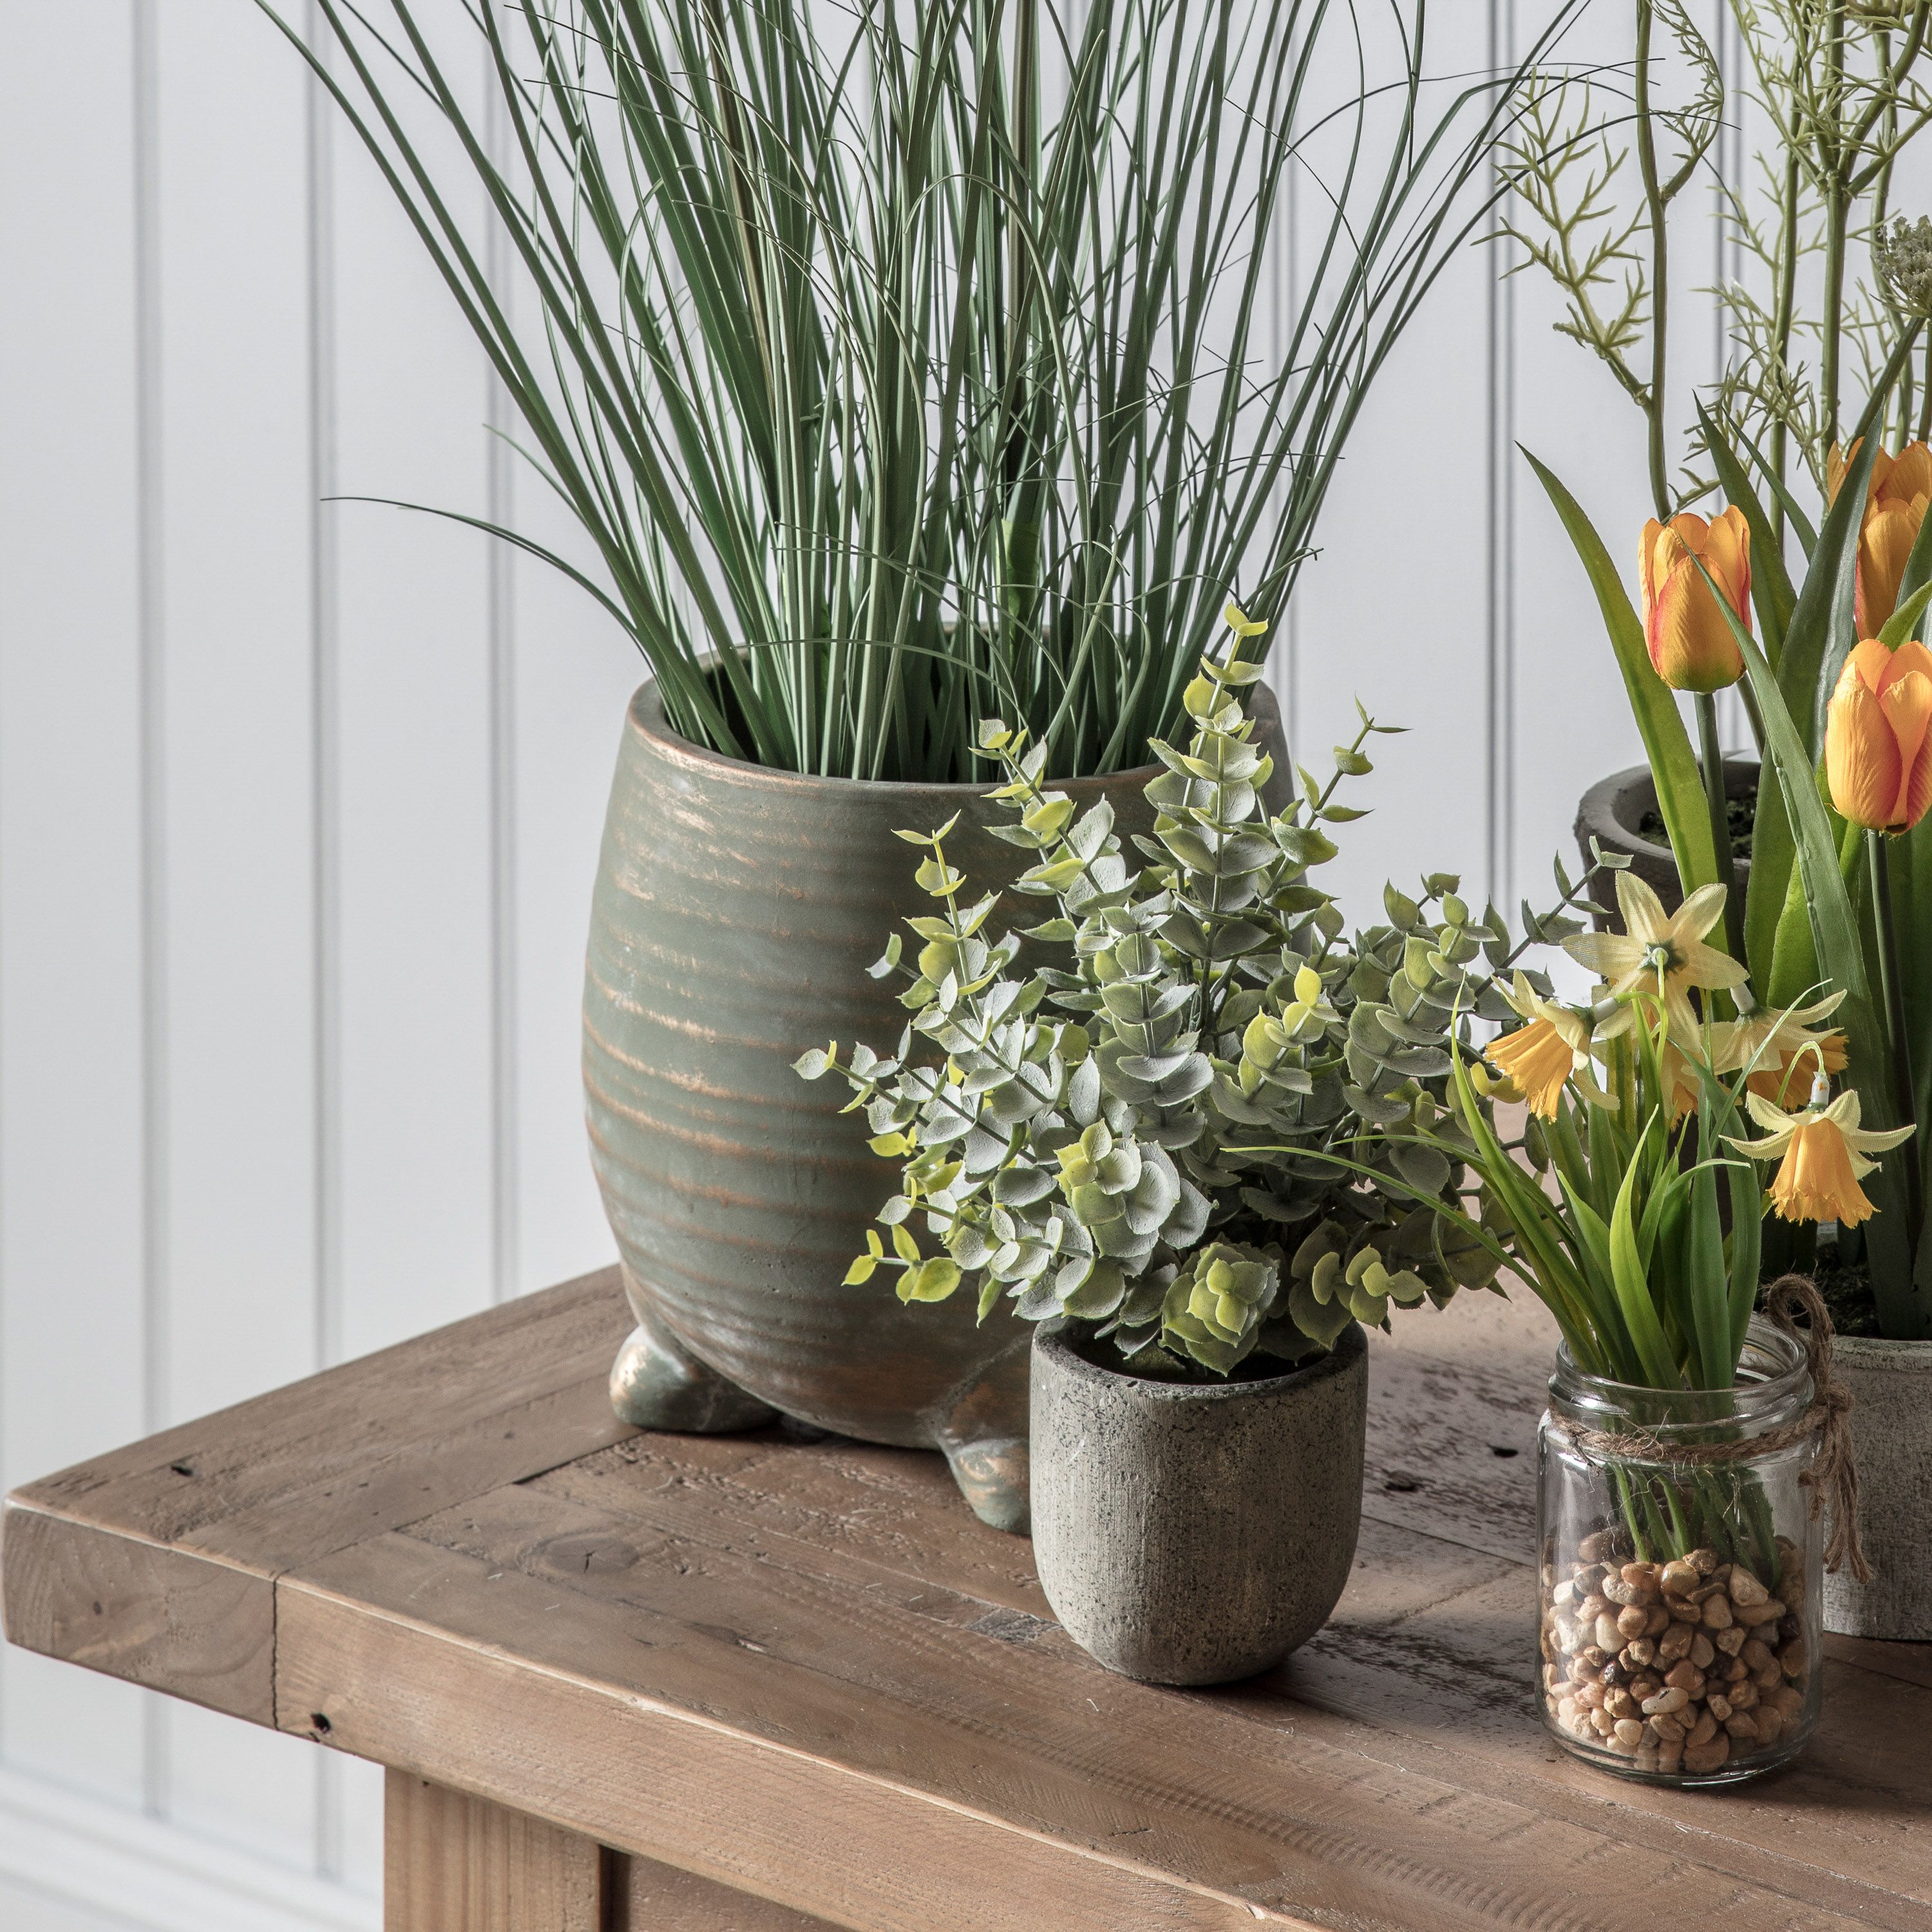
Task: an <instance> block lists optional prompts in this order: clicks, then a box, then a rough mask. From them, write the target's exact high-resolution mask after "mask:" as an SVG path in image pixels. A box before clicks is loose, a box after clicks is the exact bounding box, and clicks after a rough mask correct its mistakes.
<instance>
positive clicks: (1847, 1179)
mask: <svg viewBox="0 0 1932 1932" xmlns="http://www.w3.org/2000/svg"><path fill="white" fill-rule="evenodd" d="M1831 1091H1832V1083H1831V1082H1830V1081H1829V1079H1827V1078H1826V1076H1824V1075H1823V1074H1822V1073H1821V1074H1819V1075H1818V1076H1816V1078H1815V1079H1814V1080H1813V1082H1812V1083H1811V1105H1810V1106H1808V1107H1807V1108H1806V1109H1805V1111H1804V1112H1802V1113H1799V1114H1787V1112H1785V1111H1784V1109H1783V1108H1782V1107H1780V1106H1777V1105H1776V1104H1775V1103H1773V1102H1772V1101H1769V1100H1766V1098H1765V1097H1764V1096H1763V1094H1746V1095H1745V1106H1747V1107H1748V1109H1750V1111H1751V1118H1752V1119H1753V1120H1754V1121H1757V1124H1758V1125H1759V1126H1760V1127H1763V1129H1764V1130H1765V1138H1764V1139H1763V1140H1761V1141H1741V1140H1738V1139H1733V1137H1732V1136H1730V1135H1727V1136H1725V1138H1726V1139H1727V1140H1729V1141H1730V1144H1731V1145H1732V1146H1733V1147H1734V1148H1738V1149H1739V1151H1741V1152H1742V1153H1745V1154H1749V1155H1750V1156H1751V1158H1752V1160H1778V1158H1779V1157H1780V1156H1782V1157H1783V1161H1782V1164H1781V1166H1780V1167H1779V1168H1778V1172H1777V1174H1776V1175H1775V1177H1774V1178H1772V1184H1771V1201H1772V1206H1773V1207H1774V1208H1776V1209H1777V1210H1778V1213H1779V1214H1780V1215H1781V1217H1783V1218H1784V1220H1787V1221H1836V1222H1837V1223H1838V1224H1839V1226H1841V1227H1844V1228H1855V1227H1856V1226H1858V1223H1860V1222H1861V1221H1864V1220H1870V1217H1871V1214H1872V1211H1873V1210H1872V1205H1871V1203H1870V1201H1868V1200H1867V1199H1866V1198H1865V1191H1864V1189H1863V1188H1862V1187H1860V1186H1859V1185H1858V1183H1859V1181H1861V1180H1862V1179H1863V1178H1864V1176H1865V1175H1867V1174H1869V1173H1870V1172H1871V1171H1872V1170H1873V1168H1875V1167H1876V1166H1877V1165H1878V1163H1877V1162H1876V1161H1875V1160H1870V1159H1868V1158H1867V1157H1868V1156H1870V1155H1872V1154H1883V1153H1884V1152H1885V1150H1886V1149H1887V1148H1895V1147H1897V1145H1899V1143H1900V1142H1901V1141H1903V1140H1904V1139H1906V1137H1907V1136H1909V1134H1910V1133H1911V1132H1912V1130H1911V1128H1909V1127H1894V1128H1892V1129H1891V1130H1890V1131H1889V1132H1888V1133H1876V1132H1870V1131H1867V1130H1866V1129H1864V1128H1862V1127H1860V1126H1859V1125H1858V1095H1857V1094H1856V1093H1855V1092H1854V1091H1852V1090H1850V1089H1849V1088H1847V1089H1846V1091H1845V1092H1843V1093H1842V1094H1840V1095H1839V1096H1838V1098H1837V1099H1836V1100H1831V1101H1829V1102H1828V1100H1827V1098H1826V1097H1827V1096H1828V1095H1829V1094H1830V1092H1831Z"/></svg>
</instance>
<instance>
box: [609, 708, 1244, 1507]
mask: <svg viewBox="0 0 1932 1932" xmlns="http://www.w3.org/2000/svg"><path fill="white" fill-rule="evenodd" d="M1257 710H1258V715H1259V717H1260V719H1261V725H1262V729H1261V731H1260V733H1259V734H1258V736H1259V739H1261V741H1262V742H1264V743H1265V744H1267V743H1271V742H1272V741H1273V739H1274V738H1275V737H1276V736H1277V735H1278V729H1277V718H1276V715H1275V712H1274V706H1273V703H1272V701H1271V700H1268V698H1267V697H1266V696H1265V694H1263V695H1262V697H1261V699H1260V700H1259V704H1258V707H1257ZM1147 777H1148V771H1147V770H1146V769H1145V768H1143V769H1142V770H1140V771H1138V772H1123V773H1120V774H1118V775H1115V776H1113V777H1110V778H1078V779H1072V780H1063V781H1059V782H1060V784H1061V788H1062V789H1064V790H1067V791H1068V792H1070V793H1073V795H1074V796H1076V798H1078V799H1081V800H1082V801H1083V802H1085V801H1086V800H1088V799H1094V798H1098V797H1101V796H1105V797H1106V798H1108V799H1110V800H1111V801H1112V804H1113V806H1114V809H1115V813H1116V814H1117V817H1118V819H1119V820H1120V821H1121V824H1122V826H1123V828H1124V829H1125V830H1127V831H1130V832H1131V831H1139V830H1145V829H1148V826H1149V825H1150V823H1151V814H1150V812H1149V811H1148V808H1147V806H1146V805H1145V802H1144V801H1143V799H1142V796H1141V787H1142V784H1144V783H1145V781H1146V779H1147ZM954 813H958V814H960V822H959V830H958V831H957V832H956V833H955V834H954V835H953V838H951V839H950V841H948V844H947V854H948V856H949V857H950V859H951V860H952V861H953V863H954V864H955V865H962V866H963V867H964V868H965V871H966V872H967V874H968V877H969V878H970V879H971V880H972V882H973V883H974V886H975V887H976V888H978V887H980V886H1000V885H1004V884H1005V883H1007V882H1009V881H1010V880H1012V879H1013V877H1014V876H1015V874H1016V872H1017V871H1019V870H1020V869H1022V867H1023V865H1024V864H1025V854H1023V853H1020V852H1019V851H1017V850H1016V849H1015V848H1014V847H1012V846H1010V845H1007V844H1002V843H1001V841H999V840H998V839H995V838H992V837H991V836H989V835H988V834H987V832H986V830H985V829H984V828H985V826H986V825H987V824H988V823H991V822H997V820H996V817H995V808H993V807H992V806H991V805H989V804H988V803H987V802H986V799H985V797H984V795H983V788H981V787H974V786H968V785H942V784H892V783H867V782H863V781H853V780H849V779H840V778H810V777H801V776H799V775H796V774H795V773H792V772H781V771H774V770H771V769H768V768H766V767H765V766H758V765H751V764H745V763H739V761H737V760H734V759H730V758H725V757H719V756H718V755H717V754H715V753H714V752H711V751H704V750H701V749H700V748H698V747H697V746H696V745H692V744H690V743H689V742H687V741H685V739H682V738H680V737H679V736H676V734H675V733H673V732H672V731H671V730H670V727H668V726H667V724H666V723H665V721H664V711H663V707H662V706H661V704H660V703H659V702H658V694H657V691H656V688H655V685H650V684H646V685H644V686H643V688H642V689H641V690H640V691H638V692H637V695H636V696H635V697H634V698H633V699H632V700H631V706H630V710H629V713H628V716H627V718H626V719H625V729H624V737H623V742H622V746H621V747H620V748H619V752H618V757H617V773H616V781H615V783H614V784H613V787H612V789H611V794H610V814H609V817H608V818H607V821H606V823H605V826H604V846H603V853H602V857H601V861H600V862H599V865H598V874H597V890H596V898H595V906H594V909H593V913H592V921H591V929H590V946H589V959H588V962H587V965H586V971H585V976H584V992H583V1079H584V1088H585V1093H586V1102H587V1114H588V1119H589V1130H590V1143H591V1154H592V1163H593V1164H594V1166H595V1169H596V1172H597V1181H598V1187H600V1188H601V1190H602V1193H603V1196H604V1210H605V1211H606V1213H607V1214H608V1215H609V1217H610V1226H611V1227H612V1229H613V1231H614V1232H615V1233H616V1237H617V1246H618V1250H619V1254H620V1256H621V1257H622V1262H623V1274H624V1283H625V1291H626V1292H627V1294H628V1296H629V1298H630V1303H631V1311H632V1313H634V1315H635V1316H636V1318H637V1328H636V1329H635V1331H634V1332H633V1334H631V1337H630V1338H629V1340H628V1341H626V1342H625V1344H624V1346H623V1347H622V1349H621V1350H620V1351H619V1354H618V1357H617V1360H616V1366H615V1367H614V1368H613V1370H612V1372H611V1399H612V1402H613V1405H614V1406H615V1407H616V1411H617V1412H618V1414H619V1415H620V1416H622V1417H623V1418H625V1420H627V1421H631V1422H633V1423H635V1424H638V1425H639V1426H640V1427H646V1428H656V1429H674V1430H699V1431H711V1430H730V1429H742V1428H746V1427H751V1426H753V1425H754V1424H758V1423H760V1422H765V1421H769V1420H770V1419H771V1418H772V1415H773V1412H779V1413H781V1414H783V1415H787V1416H791V1417H794V1418H798V1419H799V1420H800V1421H804V1422H807V1423H810V1424H815V1425H816V1426H817V1427H820V1428H823V1429H828V1430H835V1431H836V1432H837V1433H839V1434H841V1435H844V1436H856V1437H859V1438H860V1439H862V1440H864V1441H866V1442H889V1443H898V1444H904V1445H914V1446H918V1447H922V1448H935V1449H938V1450H941V1451H943V1452H944V1454H945V1455H946V1457H947V1460H948V1461H949V1462H950V1464H951V1466H952V1468H953V1473H954V1475H955V1476H956V1478H958V1481H959V1486H960V1487H961V1489H962V1490H963V1491H964V1492H965V1495H966V1497H967V1499H968V1501H969V1502H971V1505H972V1506H973V1508H974V1509H975V1510H976V1511H977V1512H978V1513H979V1514H980V1516H981V1517H983V1518H984V1519H985V1520H986V1521H987V1522H989V1523H993V1524H995V1525H997V1526H999V1527H1001V1528H1002V1529H1024V1528H1025V1525H1026V1519H1027V1466H1026V1430H1027V1383H1028V1343H1029V1340H1030V1337H1031V1330H1030V1328H1028V1325H1025V1324H1024V1323H1022V1322H1018V1321H1016V1320H1015V1319H1013V1317H1012V1316H1010V1315H1009V1314H1008V1313H1007V1307H1006V1304H1004V1303H1003V1304H1001V1307H999V1309H998V1310H996V1311H995V1313H993V1314H992V1315H990V1316H988V1318H987V1319H986V1322H984V1323H983V1324H980V1323H977V1322H975V1320H974V1315H975V1312H976V1311H975V1307H974V1297H972V1296H971V1295H965V1294H961V1295H956V1296H955V1297H954V1298H953V1299H952V1300H951V1301H947V1302H944V1303H942V1304H938V1305H937V1306H925V1307H911V1308H908V1307H904V1306H902V1305H901V1304H900V1303H899V1301H898V1300H897V1298H895V1296H894V1295H892V1292H891V1289H890V1288H889V1286H881V1285H880V1284H881V1283H882V1282H883V1280H884V1277H883V1276H882V1277H877V1278H875V1279H874V1281H873V1282H872V1283H871V1284H869V1285H868V1286H863V1287H857V1288H847V1287H846V1286H843V1285H842V1278H843V1277H844V1273H845V1271H846V1268H847V1266H848V1265H850V1262H851V1259H852V1257H853V1256H854V1255H855V1254H856V1253H859V1250H861V1249H862V1247H864V1245H865V1229H866V1228H867V1226H868V1223H870V1222H871V1218H872V1217H873V1215H874V1213H875V1212H876V1211H877V1209H878V1208H880V1206H881V1205H883V1202H884V1201H885V1199H886V1196H888V1195H889V1194H890V1193H892V1190H893V1184H894V1177H893V1172H892V1169H891V1168H890V1166H888V1164H887V1163H885V1162H884V1161H882V1160H880V1159H879V1157H877V1155H875V1154H873V1153H872V1152H871V1150H870V1149H869V1148H868V1147H867V1145H866V1139H867V1136H868V1132H869V1130H868V1128H867V1127H866V1125H865V1119H864V1117H863V1115H860V1114H844V1113H841V1112H840V1109H841V1106H843V1105H844V1103H845V1101H846V1100H847V1099H848V1098H849V1094H848V1092H847V1090H846V1089H845V1088H844V1085H843V1083H842V1082H837V1081H834V1080H831V1079H826V1080H823V1081H820V1082H814V1083H808V1082H805V1081H803V1080H802V1079H799V1076H797V1075H796V1073H793V1071H792V1062H793V1061H794V1060H795V1059H796V1058H797V1057H798V1056H799V1054H801V1053H802V1052H804V1051H805V1049H806V1048H807V1047H809V1046H823V1045H824V1044H825V1043H826V1041H828V1040H837V1041H838V1042H839V1043H840V1044H841V1046H844V1047H847V1048H849V1047H850V1046H851V1044H852V1043H853V1042H854V1041H856V1040H864V1041H865V1042H866V1043H868V1044H869V1045H871V1046H874V1047H877V1048H878V1049H880V1051H882V1052H883V1051H887V1050H889V1049H890V1048H891V1047H892V1044H893V1043H894V1042H895V1041H896V1040H898V1037H899V1034H900V1032H901V1030H902V1029H903V1028H904V1025H905V1022H906V1018H907V1016H906V1013H905V1011H904V1009H903V1008H902V1007H900V1006H899V1005H898V1002H897V1001H896V1000H895V998H894V994H895V991H896V990H897V988H896V986H895V983H894V982H892V981H880V980H874V979H871V977H868V974H867V973H866V971H865V968H866V967H867V966H868V965H869V964H871V962H873V961H874V960H875V959H877V958H878V956H879V954H880V952H881V951H882V950H883V947H884V944H885V941H886V936H887V935H888V934H889V932H892V930H893V929H895V926H896V924H897V922H898V920H900V919H901V918H903V917H904V916H906V915H907V914H908V913H916V912H919V911H921V910H925V909H926V899H925V896H924V895H923V894H922V893H921V892H920V891H919V888H918V887H917V886H916V885H915V884H914V883H913V868H914V866H915V865H916V863H917V862H918V855H917V853H916V852H915V851H914V850H913V849H912V848H911V847H909V846H907V845H906V844H904V842H903V841H901V840H899V839H897V838H894V837H893V836H892V833H893V832H894V830H895V829H897V828H898V827H900V826H907V827H913V828H916V829H920V830H928V831H929V830H931V829H933V828H935V827H936V826H939V825H941V824H943V823H944V822H945V821H946V820H947V818H949V817H951V816H952V815H953V814H954ZM1027 912H1028V907H1026V906H1025V904H1021V905H1019V906H1016V907H1014V908H1013V912H1012V917H1013V921H1014V922H1016V923H1019V922H1023V921H1024V920H1025V917H1026V914H1027Z"/></svg>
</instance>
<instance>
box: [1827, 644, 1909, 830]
mask: <svg viewBox="0 0 1932 1932" xmlns="http://www.w3.org/2000/svg"><path fill="white" fill-rule="evenodd" d="M1825 772H1826V777H1827V778H1829V780H1830V781H1831V787H1832V803H1833V804H1834V805H1836V806H1837V807H1838V810H1839V811H1840V812H1841V814H1843V816H1844V817H1846V818H1848V819H1849V820H1851V821H1852V823H1853V824H1854V825H1862V826H1866V827H1867V828H1868V829H1870V830H1872V831H1873V832H1909V831H1910V830H1911V829H1912V827H1913V826H1915V825H1916V824H1917V823H1918V821H1919V820H1920V819H1921V818H1923V817H1924V815H1925V808H1926V807H1927V805H1932V651H1928V650H1927V649H1926V648H1925V646H1924V645H1923V644H1921V643H1918V642H1917V641H1916V640H1912V641H1910V642H1908V643H1903V644H1900V646H1899V647H1898V648H1897V650H1895V651H1894V650H1892V649H1889V648H1888V647H1887V646H1885V644H1883V643H1880V642H1879V640H1878V639H1877V638H1876V637H1867V638H1865V639H1864V640H1863V641H1862V642H1861V643H1859V645H1858V647H1857V648H1856V649H1855V650H1854V651H1853V652H1852V654H1851V655H1850V656H1849V657H1848V658H1846V660H1845V667H1844V669H1843V670H1842V671H1841V672H1840V673H1839V674H1838V686H1837V688H1836V689H1835V690H1834V691H1832V702H1831V704H1830V706H1829V708H1828V709H1827V710H1826V714H1825Z"/></svg>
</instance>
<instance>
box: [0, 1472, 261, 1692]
mask: <svg viewBox="0 0 1932 1932" xmlns="http://www.w3.org/2000/svg"><path fill="white" fill-rule="evenodd" d="M0 1594H4V1598H5V1607H6V1620H7V1636H8V1637H9V1638H10V1640H12V1641H13V1643H17V1644H20V1645H22V1646H24V1647H25V1648H26V1649H28V1650H36V1651H39V1652H42V1653H43V1655H46V1656H49V1657H58V1658H65V1659H66V1660H67V1661H68V1662H69V1663H71V1664H84V1665H85V1666H86V1667H87V1668H88V1669H89V1670H98V1671H101V1672H104V1673H105V1674H107V1676H110V1677H124V1678H129V1679H133V1681H134V1682H138V1683H156V1682H160V1683H164V1684H165V1685H166V1687H167V1688H168V1689H169V1691H171V1692H172V1694H174V1695H175V1696H176V1697H187V1698H190V1699H191V1700H193V1702H194V1703H197V1704H205V1705H206V1706H208V1707H209V1709H212V1710H216V1711H226V1712H228V1713H229V1715H231V1716H234V1717H237V1718H250V1719H252V1720H253V1721H254V1722H255V1723H257V1724H266V1723H269V1722H271V1721H272V1720H273V1717H274V1712H275V1586H274V1585H273V1583H271V1582H270V1581H269V1579H268V1578H266V1577H263V1576H261V1575H259V1574H254V1573H253V1572H251V1571H248V1570H245V1569H242V1568H236V1567H235V1566H233V1565H229V1564H226V1563H219V1562H210V1561H209V1560H208V1559H206V1558H205V1557H202V1556H196V1555H194V1554H193V1553H191V1552H188V1551H184V1550H173V1549H170V1548H169V1547H168V1546H167V1545H166V1544H158V1543H149V1542H146V1541H142V1539H140V1538H137V1537H133V1536H130V1535H127V1534H126V1533H125V1532H120V1531H115V1530H110V1529H101V1528H99V1527H98V1526H95V1525H94V1524H91V1523H75V1522H74V1521H72V1520H69V1519H64V1518H62V1517H58V1516H55V1515H52V1514H48V1513H46V1512H45V1511H41V1510H38V1509H36V1508H34V1507H33V1506H32V1505H31V1504H27V1503H23V1502H20V1500H18V1499H10V1500H9V1502H8V1503H7V1511H6V1515H5V1532H4V1538H3V1539H0Z"/></svg>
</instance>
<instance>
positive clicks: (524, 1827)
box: [383, 1771, 614, 1932]
mask: <svg viewBox="0 0 1932 1932" xmlns="http://www.w3.org/2000/svg"><path fill="white" fill-rule="evenodd" d="M613 1862H614V1861H613V1858H612V1857H611V1855H610V1854H608V1853H607V1852H604V1849H602V1847H601V1846H599V1845H598V1844H597V1843H595V1841H592V1840H591V1839H589V1838H579V1837H578V1836H577V1835H576V1834H575V1833H574V1832H564V1831H559V1829H557V1827H556V1826H554V1825H546V1824H545V1823H543V1821H542V1820H541V1819H538V1818H532V1817H529V1815H528V1814H526V1813H524V1812H521V1811H510V1810H508V1809H507V1808H505V1807H504V1806H502V1805H492V1804H491V1803H490V1802H489V1801H488V1800H487V1799H482V1798H467V1797H465V1796H463V1793H460V1792H458V1791H451V1790H446V1789H445V1787H443V1786H442V1785H440V1784H431V1783H430V1782H429V1781H428V1779H427V1778H416V1777H413V1776H411V1775H410V1774H409V1773H408V1772H401V1771H392V1772H389V1781H388V1784H387V1787H386V1790H385V1792H384V1795H383V1928H384V1932H604V1928H605V1927H607V1924H609V1922H610V1915H609V1912H608V1911H607V1904H606V1899H605V1893H606V1891H607V1890H608V1889H609V1888H610V1867H611V1866H612V1865H613Z"/></svg>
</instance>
